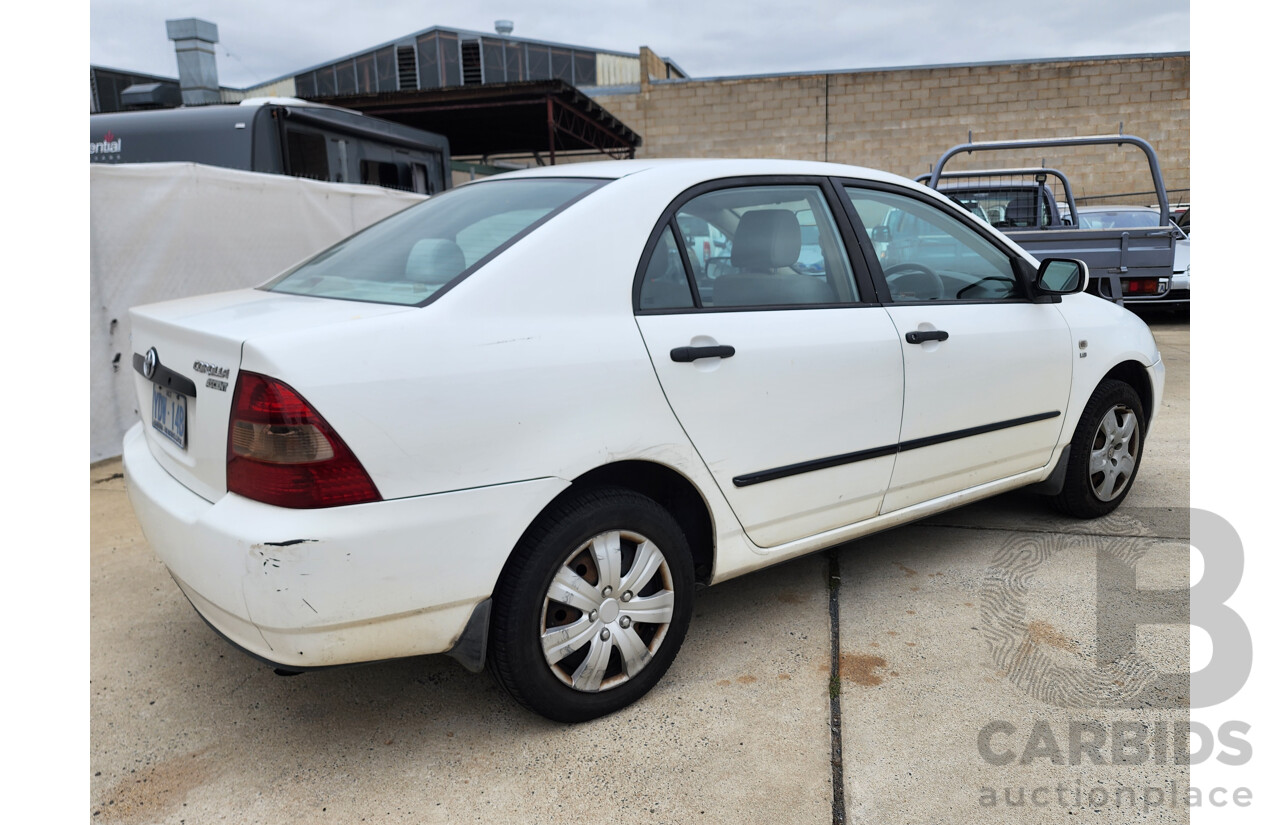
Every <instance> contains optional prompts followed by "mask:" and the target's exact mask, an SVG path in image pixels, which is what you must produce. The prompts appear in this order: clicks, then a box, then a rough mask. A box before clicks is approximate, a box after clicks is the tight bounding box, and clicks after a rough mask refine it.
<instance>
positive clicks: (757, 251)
mask: <svg viewBox="0 0 1280 825" xmlns="http://www.w3.org/2000/svg"><path fill="white" fill-rule="evenodd" d="M799 257H800V222H799V221H797V220H796V214H795V213H794V212H792V211H790V210H788V209H757V210H755V211H754V212H747V213H746V214H745V215H743V216H742V220H741V221H739V222H738V231H737V232H736V233H734V236H733V254H732V256H731V257H730V262H731V263H732V264H733V265H734V266H736V267H738V268H739V269H746V270H754V271H759V270H764V269H777V268H778V267H780V266H791V265H792V264H793V263H795V262H796V259H797V258H799Z"/></svg>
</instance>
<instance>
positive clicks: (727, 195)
mask: <svg viewBox="0 0 1280 825" xmlns="http://www.w3.org/2000/svg"><path fill="white" fill-rule="evenodd" d="M891 210H900V211H903V212H906V213H908V214H909V215H910V216H911V217H912V220H911V221H910V222H909V223H910V224H911V226H912V227H913V229H912V234H910V235H909V236H908V235H907V234H906V233H899V234H898V235H896V236H895V237H894V238H893V239H892V242H891V244H892V255H888V256H881V255H879V254H877V252H876V249H875V247H874V246H873V243H872V240H871V233H872V230H874V229H876V228H877V227H879V226H880V224H881V221H882V219H883V218H884V216H885V215H886V214H888V213H889V212H890V211H891ZM689 227H698V230H699V231H700V232H701V234H699V235H693V236H691V235H690V234H687V232H689ZM802 236H803V237H805V238H807V240H806V241H805V242H804V243H803V244H802V241H801V238H802ZM802 246H803V247H804V259H805V260H804V263H803V264H802V265H799V266H798V265H797V263H798V261H799V260H800V257H801V248H802ZM1087 277H1088V273H1087V270H1086V269H1085V267H1084V265H1083V264H1080V263H1079V262H1077V261H1071V260H1046V261H1043V262H1040V263H1039V264H1038V263H1037V262H1036V261H1035V259H1033V258H1031V257H1029V256H1028V255H1027V254H1026V253H1025V252H1023V251H1021V250H1020V249H1019V248H1018V247H1016V246H1015V245H1013V244H1011V243H1010V242H1009V241H1008V240H1007V239H1005V238H1004V237H1003V236H1002V235H1000V234H999V233H998V232H996V231H994V230H992V229H991V227H990V226H988V225H987V224H985V223H983V222H981V221H978V220H976V219H975V218H973V216H971V215H969V214H967V213H966V212H964V211H963V210H961V209H958V208H957V207H956V206H955V205H954V204H952V203H951V202H950V201H948V200H947V199H946V198H944V197H942V196H940V195H938V194H937V193H935V192H933V191H931V190H929V189H926V188H924V187H922V186H919V185H917V184H915V183H913V182H911V181H908V180H906V179H904V178H899V177H897V176H894V175H889V174H886V173H882V172H876V171H872V170H869V169H863V168H858V167H852V166H840V165H834V164H822V163H808V162H790V161H754V160H707V161H697V160H686V161H621V162H606V163H592V164H573V165H569V166H556V167H550V168H544V169H538V170H531V171H528V172H521V173H516V174H507V175H501V176H497V177H494V178H490V179H488V180H483V181H477V182H475V183H473V184H468V185H465V186H461V187H459V188H457V189H454V190H452V191H449V192H446V193H444V194H441V195H438V196H436V197H433V198H431V199H430V200H428V201H426V202H424V203H422V204H420V205H418V206H415V207H412V208H410V209H408V210H406V211H404V212H402V213H400V214H398V215H395V216H393V217H391V218H388V219H387V220H384V221H382V222H381V223H378V224H376V225H374V226H372V227H370V228H369V229H366V230H365V231H363V232H361V233H360V234H358V235H355V236H353V237H351V238H349V239H347V240H345V241H343V242H342V243H339V244H338V245H336V246H334V247H332V248H330V249H328V250H326V251H325V252H322V253H321V254H319V255H317V256H316V257H314V258H312V259H311V260H309V261H307V262H305V263H303V264H301V265H299V266H297V267H295V268H294V269H292V270H290V271H289V272H286V273H285V274H283V275H281V276H280V277H279V278H277V279H275V280H273V281H271V282H269V283H268V284H266V285H264V286H262V287H260V288H258V289H250V290H242V291H236V292H228V293H222V294H217V295H209V296H204V297H200V298H194V299H184V300H180V301H172V302H168V303H163V304H155V305H152V306H146V307H139V308H136V309H134V310H133V311H132V315H131V318H132V324H133V349H134V353H133V366H134V369H135V371H136V375H135V386H136V389H137V397H138V404H139V409H140V410H143V411H144V412H143V415H142V418H143V420H142V421H141V422H140V423H139V424H138V425H136V426H135V427H134V428H133V429H132V430H130V432H129V433H128V434H127V436H126V437H125V444H124V459H125V471H126V475H127V478H128V487H129V494H130V498H131V500H132V502H133V505H134V508H135V510H136V511H137V514H138V518H139V520H140V522H141V524H142V527H143V529H144V531H145V532H146V535H147V538H148V540H149V542H150V543H151V545H152V547H153V548H154V549H155V551H156V553H157V554H158V555H159V557H160V558H161V559H162V560H163V562H164V563H165V565H167V567H168V569H169V570H170V572H171V573H172V575H173V578H174V580H175V581H176V582H177V584H178V586H179V587H180V588H181V589H182V591H183V593H185V594H186V596H187V597H188V598H189V599H190V601H191V603H192V605H193V606H194V607H195V609H196V610H197V611H199V613H200V615H201V616H203V617H204V618H205V620H206V621H207V622H208V623H209V624H210V625H211V626H212V627H213V628H214V629H215V630H216V631H218V632H219V633H220V634H222V635H223V636H224V637H226V638H227V639H228V640H229V641H231V642H232V643H233V644H235V645H237V646H238V647H240V648H242V649H243V650H245V651H246V652H248V653H249V654H251V655H253V656H256V657H258V658H260V659H262V660H265V661H267V662H269V663H271V664H272V665H274V666H275V667H276V668H278V669H280V670H283V671H302V670H307V669H310V668H316V667H325V666H331V665H338V664H345V663H351V662H363V661H373V660H379V659H386V658H392V657H401V656H412V655H419V654H430V653H441V652H449V653H450V654H451V655H453V656H455V657H456V658H458V659H459V660H460V661H462V662H463V663H464V664H465V665H467V666H468V667H470V668H472V669H473V670H479V669H480V668H482V667H484V666H485V665H487V666H488V667H489V668H490V669H491V670H492V671H493V673H494V675H495V676H496V678H497V679H498V681H499V682H500V683H501V684H502V685H503V686H504V687H505V688H506V689H507V691H509V692H510V694H511V695H512V696H513V697H514V698H515V699H516V700H518V701H519V702H521V703H523V704H524V705H526V706H527V707H529V708H531V709H533V710H534V711H536V712H538V713H541V714H544V715H546V716H548V717H550V718H553V719H557V720H564V721H580V720H585V719H590V718H593V717H596V716H600V715H602V714H606V713H610V712H613V711H616V710H618V709H619V708H622V707H624V706H626V705H628V704H629V703H631V702H633V701H635V700H637V699H639V698H640V697H641V696H643V695H644V693H645V692H646V691H648V690H649V689H650V688H651V687H652V686H653V685H654V684H655V683H656V682H657V681H658V680H659V679H660V678H661V677H662V675H663V673H664V672H665V671H666V669H667V667H668V666H669V665H670V664H671V662H672V660H673V659H674V657H675V655H676V651H677V649H678V648H679V647H680V643H681V641H682V639H683V637H684V635H685V631H686V628H687V627H688V625H689V620H690V616H691V614H692V599H693V593H694V588H695V585H697V584H715V583H717V582H721V581H724V580H726V579H730V578H732V577H734V576H739V575H742V574H744V573H748V572H750V571H753V570H759V569H761V568H763V567H767V566H769V565H772V564H777V563H779V562H782V561H785V560H787V559H791V558H795V557H797V556H800V555H803V554H805V553H812V552H814V551H816V550H819V549H822V548H825V547H830V546H832V545H836V544H840V543H841V542H846V541H849V540H850V539H854V538H857V537H859V536H864V535H867V534H869V533H873V532H876V531H879V530H884V529H886V528H889V527H893V526H895V525H898V524H902V523H905V522H908V521H912V520H915V519H919V518H923V517H925V516H929V515H932V514H934V513H938V512H940V511H943V510H946V509H949V508H952V507H957V506H960V505H963V504H967V503H969V502H972V501H976V500H978V499H981V498H985V497H988V496H992V495H996V494H998V493H1002V492H1005V491H1007V490H1012V489H1015V488H1019V487H1027V486H1030V485H1037V487H1038V489H1040V490H1041V491H1042V492H1045V493H1047V494H1048V495H1049V496H1050V498H1051V501H1052V502H1053V503H1054V504H1056V505H1057V506H1058V508H1059V509H1061V510H1063V511H1065V512H1066V513H1069V514H1071V515H1074V516H1079V517H1094V516H1099V515H1102V514H1105V513H1108V512H1110V511H1111V510H1112V509H1114V508H1115V507H1116V506H1117V505H1119V504H1120V502H1121V501H1122V500H1123V499H1124V497H1125V495H1126V494H1127V493H1128V492H1129V491H1130V490H1131V489H1132V488H1133V484H1134V478H1135V475H1136V473H1137V471H1138V465H1139V462H1140V461H1141V457H1142V448H1143V443H1144V440H1145V438H1146V435H1147V433H1148V432H1149V428H1150V426H1151V423H1152V419H1153V418H1154V416H1155V413H1156V411H1157V410H1158V409H1159V408H1160V396H1161V392H1162V388H1163V380H1164V368H1163V365H1162V364H1161V362H1160V354H1159V352H1158V351H1157V350H1156V347H1155V344H1154V342H1153V340H1152V337H1151V334H1150V331H1149V330H1148V329H1147V327H1146V326H1145V325H1144V324H1143V323H1142V322H1141V321H1140V320H1139V319H1138V318H1136V317H1135V316H1134V315H1132V314H1131V313H1129V312H1128V311H1126V310H1124V309H1122V308H1119V307H1116V306H1114V305H1112V304H1110V303H1107V302H1105V301H1102V300H1099V299H1097V298H1094V297H1091V296H1088V295H1085V294H1081V290H1082V289H1083V288H1084V286H1085V282H1086V280H1087Z"/></svg>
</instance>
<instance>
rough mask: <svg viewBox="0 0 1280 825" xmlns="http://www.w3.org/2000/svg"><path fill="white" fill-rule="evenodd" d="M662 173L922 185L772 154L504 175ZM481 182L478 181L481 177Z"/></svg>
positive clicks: (860, 169) (701, 177) (613, 176)
mask: <svg viewBox="0 0 1280 825" xmlns="http://www.w3.org/2000/svg"><path fill="white" fill-rule="evenodd" d="M640 174H646V175H650V174H651V175H654V176H658V175H661V176H662V177H668V176H670V177H680V178H687V179H689V180H690V181H693V182H696V181H699V180H715V179H718V178H730V177H736V176H744V177H750V176H758V175H820V176H823V177H855V178H864V179H868V180H878V181H884V182H892V183H908V184H911V186H912V187H913V188H916V187H918V186H919V184H916V183H915V181H912V180H909V179H907V178H904V177H901V176H899V175H894V174H892V173H889V172H883V171H880V170H878V169H868V168H866V167H862V166H851V165H846V164H841V163H826V162H823V161H808V160H783V159H771V158H654V159H638V160H604V161H590V162H586V163H564V164H558V165H555V166H539V167H536V168H533V169H521V170H518V171H515V172H505V173H503V174H502V177H503V178H530V177H558V178H563V177H575V178H577V177H581V178H611V179H618V178H624V177H631V176H633V175H640ZM477 182H478V181H477Z"/></svg>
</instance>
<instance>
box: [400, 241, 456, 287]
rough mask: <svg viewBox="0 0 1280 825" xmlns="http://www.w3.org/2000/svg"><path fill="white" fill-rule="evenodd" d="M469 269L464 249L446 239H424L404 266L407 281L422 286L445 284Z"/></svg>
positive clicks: (411, 253) (417, 244)
mask: <svg viewBox="0 0 1280 825" xmlns="http://www.w3.org/2000/svg"><path fill="white" fill-rule="evenodd" d="M466 268H467V259H466V257H464V256H463V254H462V248H461V247H459V246H458V245H457V244H456V243H454V242H453V241H449V240H445V239H444V238H423V239H422V240H420V241H418V242H417V243H416V244H414V245H413V249H411V250H410V251H409V260H408V261H406V262H405V265H404V277H405V279H406V280H410V281H416V282H417V283H420V284H435V285H440V284H445V283H448V282H449V281H451V280H453V278H454V276H456V275H457V274H458V273H460V272H462V270H464V269H466Z"/></svg>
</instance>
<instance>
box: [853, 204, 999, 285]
mask: <svg viewBox="0 0 1280 825" xmlns="http://www.w3.org/2000/svg"><path fill="white" fill-rule="evenodd" d="M846 191H847V192H848V193H849V198H850V200H852V201H853V208H854V210H855V211H856V212H857V213H858V220H860V221H861V222H862V224H863V226H865V227H866V230H867V234H868V235H869V236H870V237H871V243H872V246H874V247H875V251H876V257H877V258H879V260H880V268H881V269H882V270H883V272H884V277H885V281H886V282H887V283H888V285H889V294H890V296H891V297H892V298H893V300H895V301H1000V300H1009V299H1017V298H1021V297H1022V292H1021V290H1020V288H1019V287H1018V278H1017V276H1016V274H1015V273H1014V269H1013V262H1012V261H1010V260H1009V256H1008V255H1007V254H1006V253H1005V252H1004V250H1002V249H1000V248H999V247H997V246H995V245H993V244H992V243H991V242H990V241H988V240H987V239H986V238H984V237H982V235H980V234H979V233H978V232H976V231H974V230H973V229H972V228H970V227H969V226H966V225H965V224H964V223H962V222H961V221H960V220H959V219H957V218H955V217H953V216H951V215H949V214H947V213H946V212H944V211H943V210H942V209H939V208H938V207H937V206H934V205H933V204H930V203H926V202H924V201H919V200H916V199H915V198H909V197H906V196H904V195H898V194H895V193H892V192H881V191H879V190H874V189H858V188H856V187H846Z"/></svg>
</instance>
